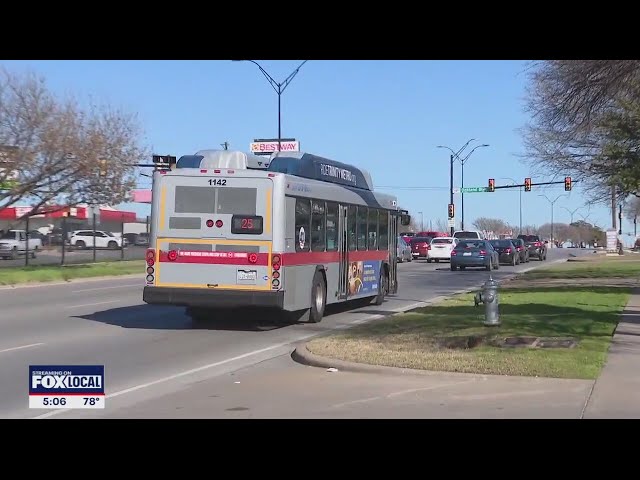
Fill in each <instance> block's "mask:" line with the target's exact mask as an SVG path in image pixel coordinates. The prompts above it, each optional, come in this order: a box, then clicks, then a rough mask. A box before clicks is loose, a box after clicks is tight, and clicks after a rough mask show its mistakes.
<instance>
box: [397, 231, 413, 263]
mask: <svg viewBox="0 0 640 480" xmlns="http://www.w3.org/2000/svg"><path fill="white" fill-rule="evenodd" d="M396 258H397V259H398V263H403V262H405V261H407V262H410V261H411V260H413V255H411V246H410V245H408V244H407V242H405V241H404V240H403V239H402V237H401V236H398V247H397V253H396Z"/></svg>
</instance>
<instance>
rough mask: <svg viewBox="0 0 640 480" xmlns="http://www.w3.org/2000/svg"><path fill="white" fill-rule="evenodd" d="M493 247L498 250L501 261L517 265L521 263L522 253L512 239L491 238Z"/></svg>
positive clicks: (490, 241)
mask: <svg viewBox="0 0 640 480" xmlns="http://www.w3.org/2000/svg"><path fill="white" fill-rule="evenodd" d="M489 243H490V244H491V245H493V248H494V250H495V251H496V252H498V259H499V261H500V262H501V263H506V264H509V265H512V266H516V265H518V264H519V263H520V255H519V254H518V250H517V249H516V246H515V245H514V244H513V241H512V240H509V239H505V240H489Z"/></svg>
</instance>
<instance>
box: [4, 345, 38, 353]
mask: <svg viewBox="0 0 640 480" xmlns="http://www.w3.org/2000/svg"><path fill="white" fill-rule="evenodd" d="M40 345H44V343H30V344H29V345H21V346H19V347H11V348H5V349H4V350H0V353H5V352H13V351H15V350H22V349H23V348H31V347H38V346H40Z"/></svg>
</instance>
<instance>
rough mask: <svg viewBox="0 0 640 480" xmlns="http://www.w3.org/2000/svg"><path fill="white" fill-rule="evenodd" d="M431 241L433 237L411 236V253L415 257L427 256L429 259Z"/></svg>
mask: <svg viewBox="0 0 640 480" xmlns="http://www.w3.org/2000/svg"><path fill="white" fill-rule="evenodd" d="M430 243H431V237H412V238H411V254H412V255H413V258H426V259H427V261H428V262H431V260H429V259H428V258H429V249H430V248H431V247H430Z"/></svg>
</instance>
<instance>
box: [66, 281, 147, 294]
mask: <svg viewBox="0 0 640 480" xmlns="http://www.w3.org/2000/svg"><path fill="white" fill-rule="evenodd" d="M143 286H144V285H142V284H141V283H133V284H129V285H114V286H112V287H96V288H83V289H82V290H72V291H71V293H80V292H95V291H96V290H111V289H113V288H131V287H143Z"/></svg>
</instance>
